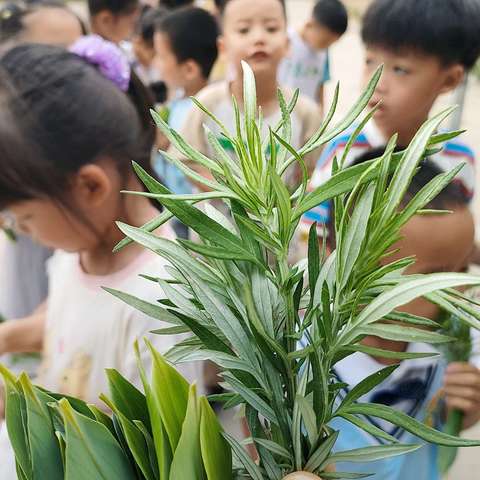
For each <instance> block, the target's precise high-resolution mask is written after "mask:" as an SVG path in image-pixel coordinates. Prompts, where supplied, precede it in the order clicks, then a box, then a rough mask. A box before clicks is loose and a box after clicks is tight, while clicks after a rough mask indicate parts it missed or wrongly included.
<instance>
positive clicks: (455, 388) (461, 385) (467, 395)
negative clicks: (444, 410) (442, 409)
mask: <svg viewBox="0 0 480 480" xmlns="http://www.w3.org/2000/svg"><path fill="white" fill-rule="evenodd" d="M443 391H444V393H445V400H446V402H447V407H448V409H449V410H452V409H458V410H461V411H462V412H463V413H464V420H463V428H464V429H465V428H470V427H472V426H473V425H475V424H476V423H477V422H478V421H479V420H480V370H479V369H478V368H477V367H475V366H473V365H471V364H470V363H464V362H453V363H450V365H448V367H447V371H446V373H445V377H444V386H443Z"/></svg>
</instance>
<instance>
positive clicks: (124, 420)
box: [100, 395, 157, 480]
mask: <svg viewBox="0 0 480 480" xmlns="http://www.w3.org/2000/svg"><path fill="white" fill-rule="evenodd" d="M100 399H101V400H102V401H103V402H104V403H105V404H106V405H107V406H108V407H109V408H110V409H111V410H112V411H113V412H114V414H115V416H116V417H117V418H118V422H119V423H120V426H121V429H122V433H123V436H124V437H125V441H126V443H127V446H128V450H129V452H130V453H131V454H132V457H133V459H134V460H135V463H136V465H137V467H138V468H139V469H140V471H141V472H142V474H143V475H144V477H145V480H156V478H157V476H156V472H155V471H154V470H153V469H152V465H151V463H150V456H149V452H148V446H147V442H146V440H145V437H144V436H143V433H142V432H141V431H140V430H139V429H138V428H137V427H136V425H135V424H134V423H133V421H131V420H130V419H129V418H128V417H127V416H126V415H124V414H123V413H122V412H121V411H120V410H119V409H118V408H117V407H116V406H115V404H114V403H113V402H112V401H110V400H109V399H108V398H107V397H106V396H105V395H100Z"/></svg>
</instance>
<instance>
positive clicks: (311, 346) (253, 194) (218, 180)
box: [112, 64, 480, 480]
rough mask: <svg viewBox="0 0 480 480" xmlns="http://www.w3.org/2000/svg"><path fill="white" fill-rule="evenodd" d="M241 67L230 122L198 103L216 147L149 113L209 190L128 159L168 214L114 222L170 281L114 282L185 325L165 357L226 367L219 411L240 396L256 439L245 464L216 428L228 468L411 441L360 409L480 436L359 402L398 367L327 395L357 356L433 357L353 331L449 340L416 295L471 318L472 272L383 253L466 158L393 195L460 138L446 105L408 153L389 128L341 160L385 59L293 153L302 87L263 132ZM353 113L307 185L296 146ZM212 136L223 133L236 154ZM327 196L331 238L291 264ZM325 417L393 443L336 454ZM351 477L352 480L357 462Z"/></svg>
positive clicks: (412, 424)
mask: <svg viewBox="0 0 480 480" xmlns="http://www.w3.org/2000/svg"><path fill="white" fill-rule="evenodd" d="M243 68H244V94H243V97H244V106H243V109H242V110H240V108H239V107H238V105H237V103H236V101H235V99H233V105H234V111H235V120H236V131H235V132H230V131H228V130H227V128H226V127H225V126H224V125H223V124H222V122H220V121H219V120H218V119H217V118H215V116H214V115H212V114H211V113H210V112H209V111H208V110H207V109H206V108H205V107H204V106H203V105H201V104H200V103H198V102H197V101H195V103H196V104H197V106H198V107H199V108H201V109H202V110H203V111H204V113H205V114H206V115H207V116H209V117H210V118H211V119H213V121H215V122H216V124H217V125H218V130H219V131H220V132H221V136H222V137H223V139H225V140H226V141H228V142H220V141H219V139H218V135H216V134H214V133H213V132H212V131H209V130H208V129H206V136H207V138H208V142H209V144H210V146H211V148H212V150H213V151H214V152H215V155H214V156H213V158H208V157H207V156H205V155H204V154H202V153H201V152H198V151H196V150H195V149H194V148H193V147H192V146H191V145H189V144H188V143H186V142H185V141H184V139H183V138H182V137H181V136H180V135H179V134H178V133H177V132H175V131H174V130H172V129H171V128H170V127H169V126H168V125H167V124H166V123H165V122H164V121H163V120H162V118H161V117H160V116H159V115H158V114H156V113H155V112H152V115H153V116H154V118H155V120H156V122H157V125H158V126H159V128H160V129H161V130H162V132H163V133H164V134H165V135H166V136H167V137H168V139H169V140H170V142H171V143H172V144H173V145H174V146H175V147H176V148H177V149H178V150H179V151H180V152H181V153H182V155H184V156H186V157H187V158H190V159H191V160H192V162H193V163H196V164H197V165H198V166H199V167H202V168H203V169H205V168H206V169H208V170H209V172H210V173H211V176H212V177H213V178H211V179H207V178H204V177H203V176H201V175H199V174H198V173H197V171H196V169H192V168H190V167H189V166H187V165H185V164H183V163H182V162H180V161H178V160H177V159H176V158H174V157H171V156H169V155H168V154H167V153H166V152H163V154H164V155H165V157H166V158H167V159H168V160H169V161H171V162H172V163H173V164H174V165H176V166H177V167H178V168H179V169H180V170H182V171H183V172H184V173H185V174H186V175H187V176H188V177H189V178H191V179H192V181H194V182H197V183H200V184H202V185H203V186H204V187H205V189H207V190H209V191H207V192H206V193H196V194H190V195H174V194H172V193H171V192H170V191H169V190H168V189H167V188H165V187H164V186H163V185H162V184H160V183H159V182H157V181H156V180H155V179H153V178H152V177H150V176H149V175H148V174H147V173H146V172H145V171H144V170H142V169H141V168H140V167H139V166H138V165H134V168H135V170H136V172H137V174H138V176H139V178H140V179H141V180H142V181H143V182H144V184H145V185H146V187H147V189H148V190H149V192H150V193H138V192H137V193H136V194H140V195H147V196H148V197H150V198H154V199H157V200H158V201H159V202H160V203H161V204H162V205H163V207H164V209H165V210H164V212H163V213H162V214H161V215H160V216H159V217H158V218H157V219H156V220H154V221H152V222H150V223H149V224H147V225H144V226H143V227H142V228H134V227H131V226H128V225H125V224H119V227H120V229H121V230H122V231H123V232H124V233H125V235H126V236H127V237H128V238H126V239H125V240H124V241H122V242H121V244H120V245H119V246H118V248H121V247H122V246H124V245H126V244H128V243H129V242H131V241H134V242H137V243H138V244H140V245H142V246H144V247H145V248H148V249H150V250H152V251H154V252H156V253H157V254H158V255H161V256H162V257H164V258H165V259H167V260H168V261H169V263H170V267H169V274H170V278H169V279H160V278H157V279H156V278H152V279H151V280H152V281H156V282H158V283H159V285H160V286H161V287H162V290H163V292H164V298H163V299H162V300H161V301H160V303H159V304H151V303H147V302H144V301H143V300H141V299H138V298H134V297H132V296H129V295H128V294H125V293H122V292H116V291H112V293H113V294H114V295H116V296H118V297H119V298H121V299H123V300H124V301H126V302H127V303H129V304H130V305H133V306H135V307H136V308H138V309H140V310H141V311H143V312H145V313H146V314H148V315H151V316H152V317H155V318H158V319H159V320H162V321H164V322H167V323H169V324H171V326H170V327H168V328H164V329H161V330H159V331H158V332H157V333H159V334H162V335H166V334H169V333H172V332H174V333H180V332H183V333H188V334H190V335H189V337H188V338H187V339H186V340H185V341H183V342H181V343H180V344H178V345H177V346H176V347H174V348H173V349H172V350H171V351H170V352H169V353H168V354H167V358H168V359H169V360H170V361H172V362H174V363H175V362H184V361H192V360H210V361H212V362H214V363H216V364H217V365H218V366H219V367H220V368H221V370H222V377H223V382H224V386H225V388H226V390H227V393H225V394H223V395H220V396H216V397H215V398H216V400H221V401H223V402H224V406H225V408H229V407H234V406H237V405H243V406H244V408H245V415H246V420H247V422H248V426H249V428H250V431H251V435H252V438H251V441H252V442H253V443H254V445H255V447H256V450H257V452H258V455H259V460H258V462H254V461H252V460H251V458H250V457H249V456H248V455H247V453H246V451H245V450H244V448H243V446H242V445H241V444H239V443H238V442H236V441H235V440H234V439H232V438H230V437H228V436H227V437H226V438H227V439H228V441H229V443H230V445H231V448H232V450H233V452H234V456H235V458H236V460H237V464H236V465H237V468H236V470H235V471H236V473H237V475H239V476H240V477H242V478H244V477H247V478H252V479H255V480H261V479H262V480H263V479H269V480H277V479H279V478H282V476H283V475H285V474H288V473H290V472H294V471H299V470H302V471H307V472H312V473H316V474H320V476H321V477H322V478H325V479H328V478H344V474H342V473H341V472H335V473H333V472H331V471H328V468H327V467H328V466H329V465H331V464H334V463H335V462H337V461H338V462H339V461H354V462H355V461H359V462H364V461H369V460H377V459H381V458H385V457H388V456H393V455H400V454H404V453H408V452H411V451H413V450H415V449H417V448H419V445H401V444H399V443H397V442H396V440H395V439H394V438H393V437H390V436H389V435H387V434H385V433H384V432H383V431H381V430H379V429H377V428H375V427H374V426H373V425H372V424H370V423H366V422H365V421H364V420H362V417H361V415H370V416H373V417H377V418H381V419H384V420H387V421H389V422H391V423H393V424H395V425H399V426H401V427H402V428H404V429H406V430H407V431H409V432H412V433H413V434H415V435H416V436H418V438H419V439H423V440H425V441H428V442H433V443H438V444H441V445H447V446H471V445H479V442H474V441H469V440H462V439H459V438H456V437H453V436H450V435H447V434H445V433H442V432H438V431H436V430H434V429H432V428H430V427H427V426H426V425H423V424H421V423H419V422H418V421H416V420H414V419H412V418H410V417H408V416H406V415H405V414H403V413H401V412H399V411H396V410H394V409H392V408H390V407H388V406H385V405H378V404H366V403H357V400H358V399H359V398H360V397H361V396H363V395H364V394H365V393H367V392H369V391H370V390H371V389H373V388H375V387H376V386H377V385H378V384H380V383H381V382H382V381H383V380H384V379H385V378H386V377H388V376H389V375H390V374H391V373H392V372H393V370H394V369H395V368H396V367H395V366H389V367H387V368H384V369H383V370H381V371H379V372H377V373H375V374H373V375H371V376H369V377H367V378H366V379H365V380H363V381H362V382H361V383H359V384H358V385H357V386H356V387H355V388H353V389H352V390H351V391H350V393H349V394H348V395H347V396H346V397H345V398H344V400H343V401H341V402H340V401H339V400H337V394H338V392H339V390H340V389H341V388H342V385H341V384H339V383H338V381H337V380H336V378H335V376H334V375H333V373H332V369H333V367H334V365H335V364H336V362H338V361H339V360H341V359H342V358H345V357H346V356H348V355H350V354H352V353H354V352H365V353H367V354H371V355H376V356H381V357H387V358H396V359H398V360H407V359H409V358H418V357H422V356H429V355H430V354H419V353H408V352H400V353H399V352H389V351H385V350H381V349H377V348H372V347H367V346H365V345H363V344H362V343H361V341H362V339H363V338H364V337H365V336H367V335H376V336H378V337H381V338H386V339H393V340H399V341H405V342H417V341H418V342H427V343H432V344H442V343H444V342H448V341H450V340H452V339H451V337H448V336H446V335H443V334H441V333H439V332H438V331H436V329H437V328H438V325H437V324H436V323H435V322H433V321H432V320H430V319H427V318H419V317H417V316H412V315H409V314H406V313H399V312H398V311H396V309H397V308H398V307H400V306H401V305H404V304H406V303H408V302H410V301H411V300H413V299H414V298H417V297H420V296H428V299H429V300H430V301H431V302H433V303H436V304H437V305H439V306H440V307H441V308H442V309H447V310H448V309H449V308H450V309H451V308H453V306H455V311H456V314H457V316H458V318H459V319H460V321H463V322H465V323H466V324H468V325H471V326H473V327H475V328H478V327H479V326H480V322H479V315H478V312H474V314H473V315H471V310H472V309H471V308H470V304H469V301H468V300H467V299H466V298H464V297H462V296H461V295H460V294H458V293H457V292H455V293H453V292H454V291H452V290H450V289H452V288H454V287H457V286H459V285H473V284H478V283H479V278H478V277H477V276H472V275H468V274H453V273H439V274H431V275H406V274H405V268H406V267H407V266H409V265H410V264H411V263H412V262H414V259H412V258H405V259H402V260H397V261H393V262H390V263H388V253H389V252H390V251H391V249H392V246H393V245H394V244H395V242H396V241H398V239H399V238H400V233H399V232H400V228H401V227H402V226H403V225H404V224H405V223H406V222H407V221H408V220H409V219H411V218H412V217H413V216H414V215H416V214H428V213H429V212H428V211H426V210H425V211H424V210H423V209H424V208H425V206H426V205H427V204H428V203H429V202H430V201H431V199H432V198H434V197H435V196H436V195H437V194H438V193H439V192H440V191H441V189H442V188H443V187H444V186H445V185H446V184H447V183H449V182H450V181H451V180H452V179H453V178H454V177H455V175H456V174H457V173H458V171H459V169H460V168H461V165H460V166H458V167H457V168H455V169H453V170H452V171H451V172H446V173H442V174H440V175H438V177H436V178H435V179H434V180H432V181H431V182H430V183H429V184H428V185H427V186H426V187H425V188H423V189H422V190H421V191H420V192H419V193H418V194H417V195H416V196H415V197H414V198H412V199H411V201H410V202H409V203H408V204H407V205H406V206H403V207H402V198H403V196H404V194H405V192H406V190H407V187H408V185H409V183H410V181H411V179H412V178H413V176H414V174H415V171H416V169H417V166H418V164H419V162H420V160H421V159H422V158H424V157H425V155H428V154H430V153H431V152H432V150H434V149H437V148H438V147H439V145H441V144H442V142H444V141H446V140H448V139H449V138H453V137H455V136H456V135H457V134H458V132H453V133H448V134H437V133H436V132H437V129H438V126H439V125H440V123H441V122H442V121H443V120H444V119H445V118H446V117H447V116H448V114H449V113H450V112H451V109H448V110H446V111H444V112H442V113H440V114H438V115H436V116H435V117H433V118H431V119H430V120H428V121H427V122H426V123H425V124H424V125H423V126H422V127H421V129H420V130H419V131H418V133H417V134H416V135H415V137H414V139H413V140H412V142H411V144H410V145H409V146H408V148H407V149H406V150H405V151H403V152H399V153H395V152H394V149H395V140H396V139H395V137H394V138H392V139H391V141H390V142H389V144H388V146H387V149H386V151H385V154H384V155H383V156H382V157H381V158H378V159H376V160H373V161H370V162H366V163H363V164H360V165H356V166H353V167H349V168H344V163H345V158H346V155H347V154H348V151H349V150H350V147H351V145H352V143H353V142H354V141H355V138H356V137H357V136H358V134H359V132H360V131H361V129H362V128H363V127H364V125H365V124H366V122H368V120H369V119H370V118H371V116H372V115H373V112H368V113H367V114H363V116H362V112H363V110H364V109H365V108H366V106H367V105H368V102H369V100H370V98H371V96H372V94H373V92H374V89H375V86H376V84H377V82H378V79H379V78H380V75H381V69H379V70H378V71H377V72H376V73H375V75H374V76H373V78H372V79H371V81H370V83H369V84H368V86H367V87H366V90H365V92H364V93H363V94H362V95H361V97H360V98H359V100H358V101H357V103H356V104H355V105H354V106H353V107H352V108H351V110H350V111H349V112H348V113H347V115H346V116H345V118H344V119H342V120H340V121H339V122H338V123H336V124H334V125H333V126H331V125H330V124H331V121H332V117H333V115H334V112H335V107H336V103H337V99H338V87H337V89H336V91H335V96H334V101H333V104H332V106H331V108H330V110H329V112H328V113H327V115H326V117H325V119H324V121H323V124H322V125H321V127H320V128H319V130H318V131H317V132H316V133H315V134H314V136H313V137H312V138H311V139H310V140H309V141H308V142H307V143H306V144H305V145H304V146H303V147H302V148H301V149H300V150H298V151H296V150H294V149H293V148H292V147H291V146H290V144H289V142H290V137H291V120H290V114H291V112H292V110H293V108H294V106H295V102H296V97H294V98H293V99H291V101H289V103H287V102H286V100H285V98H284V97H283V95H282V94H281V92H279V94H278V99H279V105H280V108H281V111H282V119H281V121H280V123H279V124H278V125H277V126H275V127H274V128H270V129H269V134H268V135H267V136H266V138H261V134H260V132H261V131H262V116H261V113H260V112H259V110H258V109H257V105H256V94H255V80H254V76H253V73H252V71H251V70H250V68H249V67H248V65H247V64H244V65H243ZM359 117H361V118H360V119H359ZM358 119H359V120H358ZM356 120H357V121H358V127H357V128H356V131H355V133H354V135H353V136H352V138H351V139H350V141H349V143H348V145H347V147H346V149H345V154H344V155H343V158H340V159H336V160H335V162H334V166H333V172H332V177H331V178H330V180H328V181H327V182H326V183H325V184H324V185H322V186H321V187H319V188H317V189H316V190H314V191H312V192H307V182H308V176H307V169H306V167H305V164H304V161H303V157H304V155H306V154H307V153H309V152H311V151H313V150H314V149H316V148H318V147H319V146H321V145H324V144H325V143H326V142H328V141H330V140H331V139H333V138H335V137H336V136H337V135H338V134H339V133H341V132H342V131H344V130H345V129H346V128H348V127H349V126H350V125H351V124H352V123H353V122H354V121H356ZM221 143H230V144H231V145H233V148H234V150H235V157H234V158H232V157H230V156H229V155H228V153H227V152H226V151H225V150H224V149H223V148H222V145H221ZM292 165H295V166H296V167H297V168H298V169H299V171H300V172H302V175H301V177H302V180H301V182H299V185H298V186H297V188H296V189H295V190H294V191H289V190H288V189H287V187H286V185H285V183H284V182H283V181H282V176H283V175H284V173H285V171H286V170H287V169H288V168H289V167H291V166H292ZM132 193H134V192H132ZM212 199H216V200H219V199H221V200H223V202H224V203H225V205H226V207H227V209H228V211H229V215H224V214H223V213H221V212H220V211H219V210H217V209H215V208H214V207H213V206H211V205H208V204H207V205H206V206H205V209H204V210H203V209H201V208H198V207H197V206H195V204H196V203H198V202H201V201H208V200H212ZM326 200H333V202H334V206H335V209H334V210H335V219H334V222H333V223H334V227H333V228H334V229H335V238H336V240H337V246H336V249H335V250H334V251H333V252H332V253H331V254H330V255H329V256H328V257H327V255H326V254H325V251H324V250H323V251H321V249H320V247H319V242H318V239H317V234H316V227H315V225H314V226H313V227H312V229H311V231H310V237H309V248H308V262H307V265H306V267H302V266H301V265H294V266H291V265H290V264H289V262H288V252H289V248H290V247H291V243H292V239H293V238H294V234H295V231H296V229H297V227H298V224H299V221H300V217H301V216H302V215H303V214H304V213H305V212H307V211H308V210H309V209H311V208H312V207H314V206H316V205H318V204H320V203H322V202H324V201H326ZM172 217H176V218H178V219H179V220H180V221H182V222H183V223H184V224H185V225H187V226H188V227H190V228H191V229H192V230H193V231H194V232H196V234H197V236H198V238H199V242H196V243H195V242H192V241H189V240H180V239H179V240H178V241H175V242H174V241H170V240H167V239H165V238H159V237H157V236H155V235H154V233H152V232H154V230H155V229H156V228H157V227H158V226H159V225H161V224H162V223H164V222H166V221H168V220H169V219H170V218H172ZM300 340H302V342H301V345H302V346H300V342H299V341H300ZM334 417H343V418H344V419H346V420H348V421H350V422H352V423H353V424H355V425H356V426H357V427H359V428H361V429H363V430H365V431H367V432H369V433H371V434H373V435H376V436H378V437H382V438H383V439H384V440H387V441H389V443H386V444H385V445H381V446H379V447H377V446H375V447H368V448H361V449H356V450H351V451H343V452H336V453H332V449H333V447H334V445H335V441H336V438H337V435H338V432H335V431H334V430H333V429H332V428H331V427H330V426H329V423H330V421H331V420H332V419H333V418H334ZM345 475H346V476H345V478H352V476H351V475H352V474H345ZM349 475H350V476H349Z"/></svg>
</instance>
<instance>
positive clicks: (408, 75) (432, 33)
mask: <svg viewBox="0 0 480 480" xmlns="http://www.w3.org/2000/svg"><path fill="white" fill-rule="evenodd" d="M479 24H480V7H479V4H478V3H477V2H470V1H467V0H442V1H438V0H375V1H374V2H373V3H372V4H371V5H370V7H369V9H368V10H367V12H366V14H365V17H364V19H363V26H362V39H363V43H364V44H365V47H366V58H365V69H364V77H365V80H367V79H369V78H370V76H371V75H372V74H373V72H374V70H375V69H376V68H377V67H378V66H379V65H380V64H383V66H384V67H383V74H382V78H381V79H380V82H379V84H378V86H377V89H376V91H375V93H374V96H373V98H372V101H371V102H370V107H373V106H374V105H376V104H377V103H378V102H379V101H381V104H380V107H379V108H378V110H377V112H376V113H375V115H374V118H373V119H372V121H370V122H369V123H368V124H367V125H366V127H365V128H364V129H363V131H362V132H361V133H360V135H359V136H358V138H357V140H356V141H355V143H354V145H353V148H352V149H351V151H350V154H349V155H348V157H347V159H346V163H345V165H347V166H348V165H349V164H350V163H351V162H352V160H353V159H354V158H355V157H357V156H358V155H361V154H362V153H363V152H365V151H366V150H370V149H372V148H375V147H378V146H381V145H384V144H385V143H386V141H387V140H388V139H389V138H390V137H391V136H392V135H393V134H394V133H398V144H399V145H408V144H409V142H410V141H411V140H412V138H413V136H414V134H415V132H416V131H417V130H418V128H419V127H420V125H422V124H423V123H424V122H425V121H426V120H427V119H428V116H429V113H430V110H431V108H432V105H433V104H434V102H435V100H436V99H437V97H438V96H439V95H441V94H443V93H446V92H449V91H451V90H453V89H454V88H455V87H457V86H458V85H459V84H460V83H461V82H462V81H463V78H464V75H465V74H466V72H468V71H469V70H470V69H471V68H472V67H473V65H474V64H475V61H476V59H477V57H478V55H479V52H480V29H479V28H478V25H479ZM355 127H356V126H353V127H352V128H351V129H349V130H348V131H347V132H345V133H344V134H342V135H340V136H339V137H337V138H336V139H334V140H332V141H331V142H330V143H329V144H328V145H327V146H326V148H325V149H324V150H323V153H322V156H321V158H320V160H319V162H318V164H317V167H316V169H315V172H314V174H313V176H312V179H311V182H310V189H315V188H316V187H318V186H320V185H321V184H323V183H324V182H325V181H326V180H327V179H328V178H329V177H330V171H331V168H332V160H333V158H334V157H336V158H337V159H340V158H341V157H342V153H343V150H344V148H345V145H346V143H347V142H348V139H349V138H350V136H351V134H352V133H353V130H354V129H355ZM433 158H434V159H435V161H436V162H437V163H438V165H440V167H441V168H442V170H448V169H450V168H452V167H453V166H454V165H456V164H457V163H458V162H466V166H465V167H464V168H463V170H462V172H461V173H462V182H463V187H464V188H465V190H466V192H467V194H468V195H469V196H470V197H471V196H473V190H474V186H475V173H474V156H473V152H472V150H471V149H470V148H468V147H467V146H466V145H464V144H463V143H461V142H459V141H458V140H452V141H449V142H447V143H446V144H445V145H444V148H443V150H442V151H441V152H440V153H438V154H436V155H435V156H434V157H433ZM325 215H327V216H328V209H327V210H326V207H325V205H320V206H318V207H317V208H315V209H313V210H311V211H310V212H308V213H307V214H306V215H305V216H304V218H303V220H304V222H303V223H304V224H305V225H306V226H307V228H308V226H309V224H311V223H313V222H314V221H319V222H320V223H321V222H323V221H325Z"/></svg>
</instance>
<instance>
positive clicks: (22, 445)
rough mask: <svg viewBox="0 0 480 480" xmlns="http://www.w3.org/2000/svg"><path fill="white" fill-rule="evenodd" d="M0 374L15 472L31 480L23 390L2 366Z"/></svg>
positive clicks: (30, 459) (31, 471)
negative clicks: (15, 466) (3, 385)
mask: <svg viewBox="0 0 480 480" xmlns="http://www.w3.org/2000/svg"><path fill="white" fill-rule="evenodd" d="M0 374H1V375H2V377H3V381H4V384H5V418H6V419H7V420H8V421H7V431H8V436H9V438H10V442H11V444H12V448H13V451H14V452H15V459H16V462H17V471H21V472H22V475H24V476H25V478H27V479H28V480H32V479H33V478H34V477H33V469H32V457H31V454H30V448H29V444H28V437H27V435H26V431H27V407H26V403H25V396H24V393H23V389H22V387H21V385H20V383H19V382H18V380H17V379H16V378H15V376H14V375H13V374H12V373H11V372H10V371H9V370H8V369H7V368H6V367H5V366H3V365H2V364H0Z"/></svg>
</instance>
